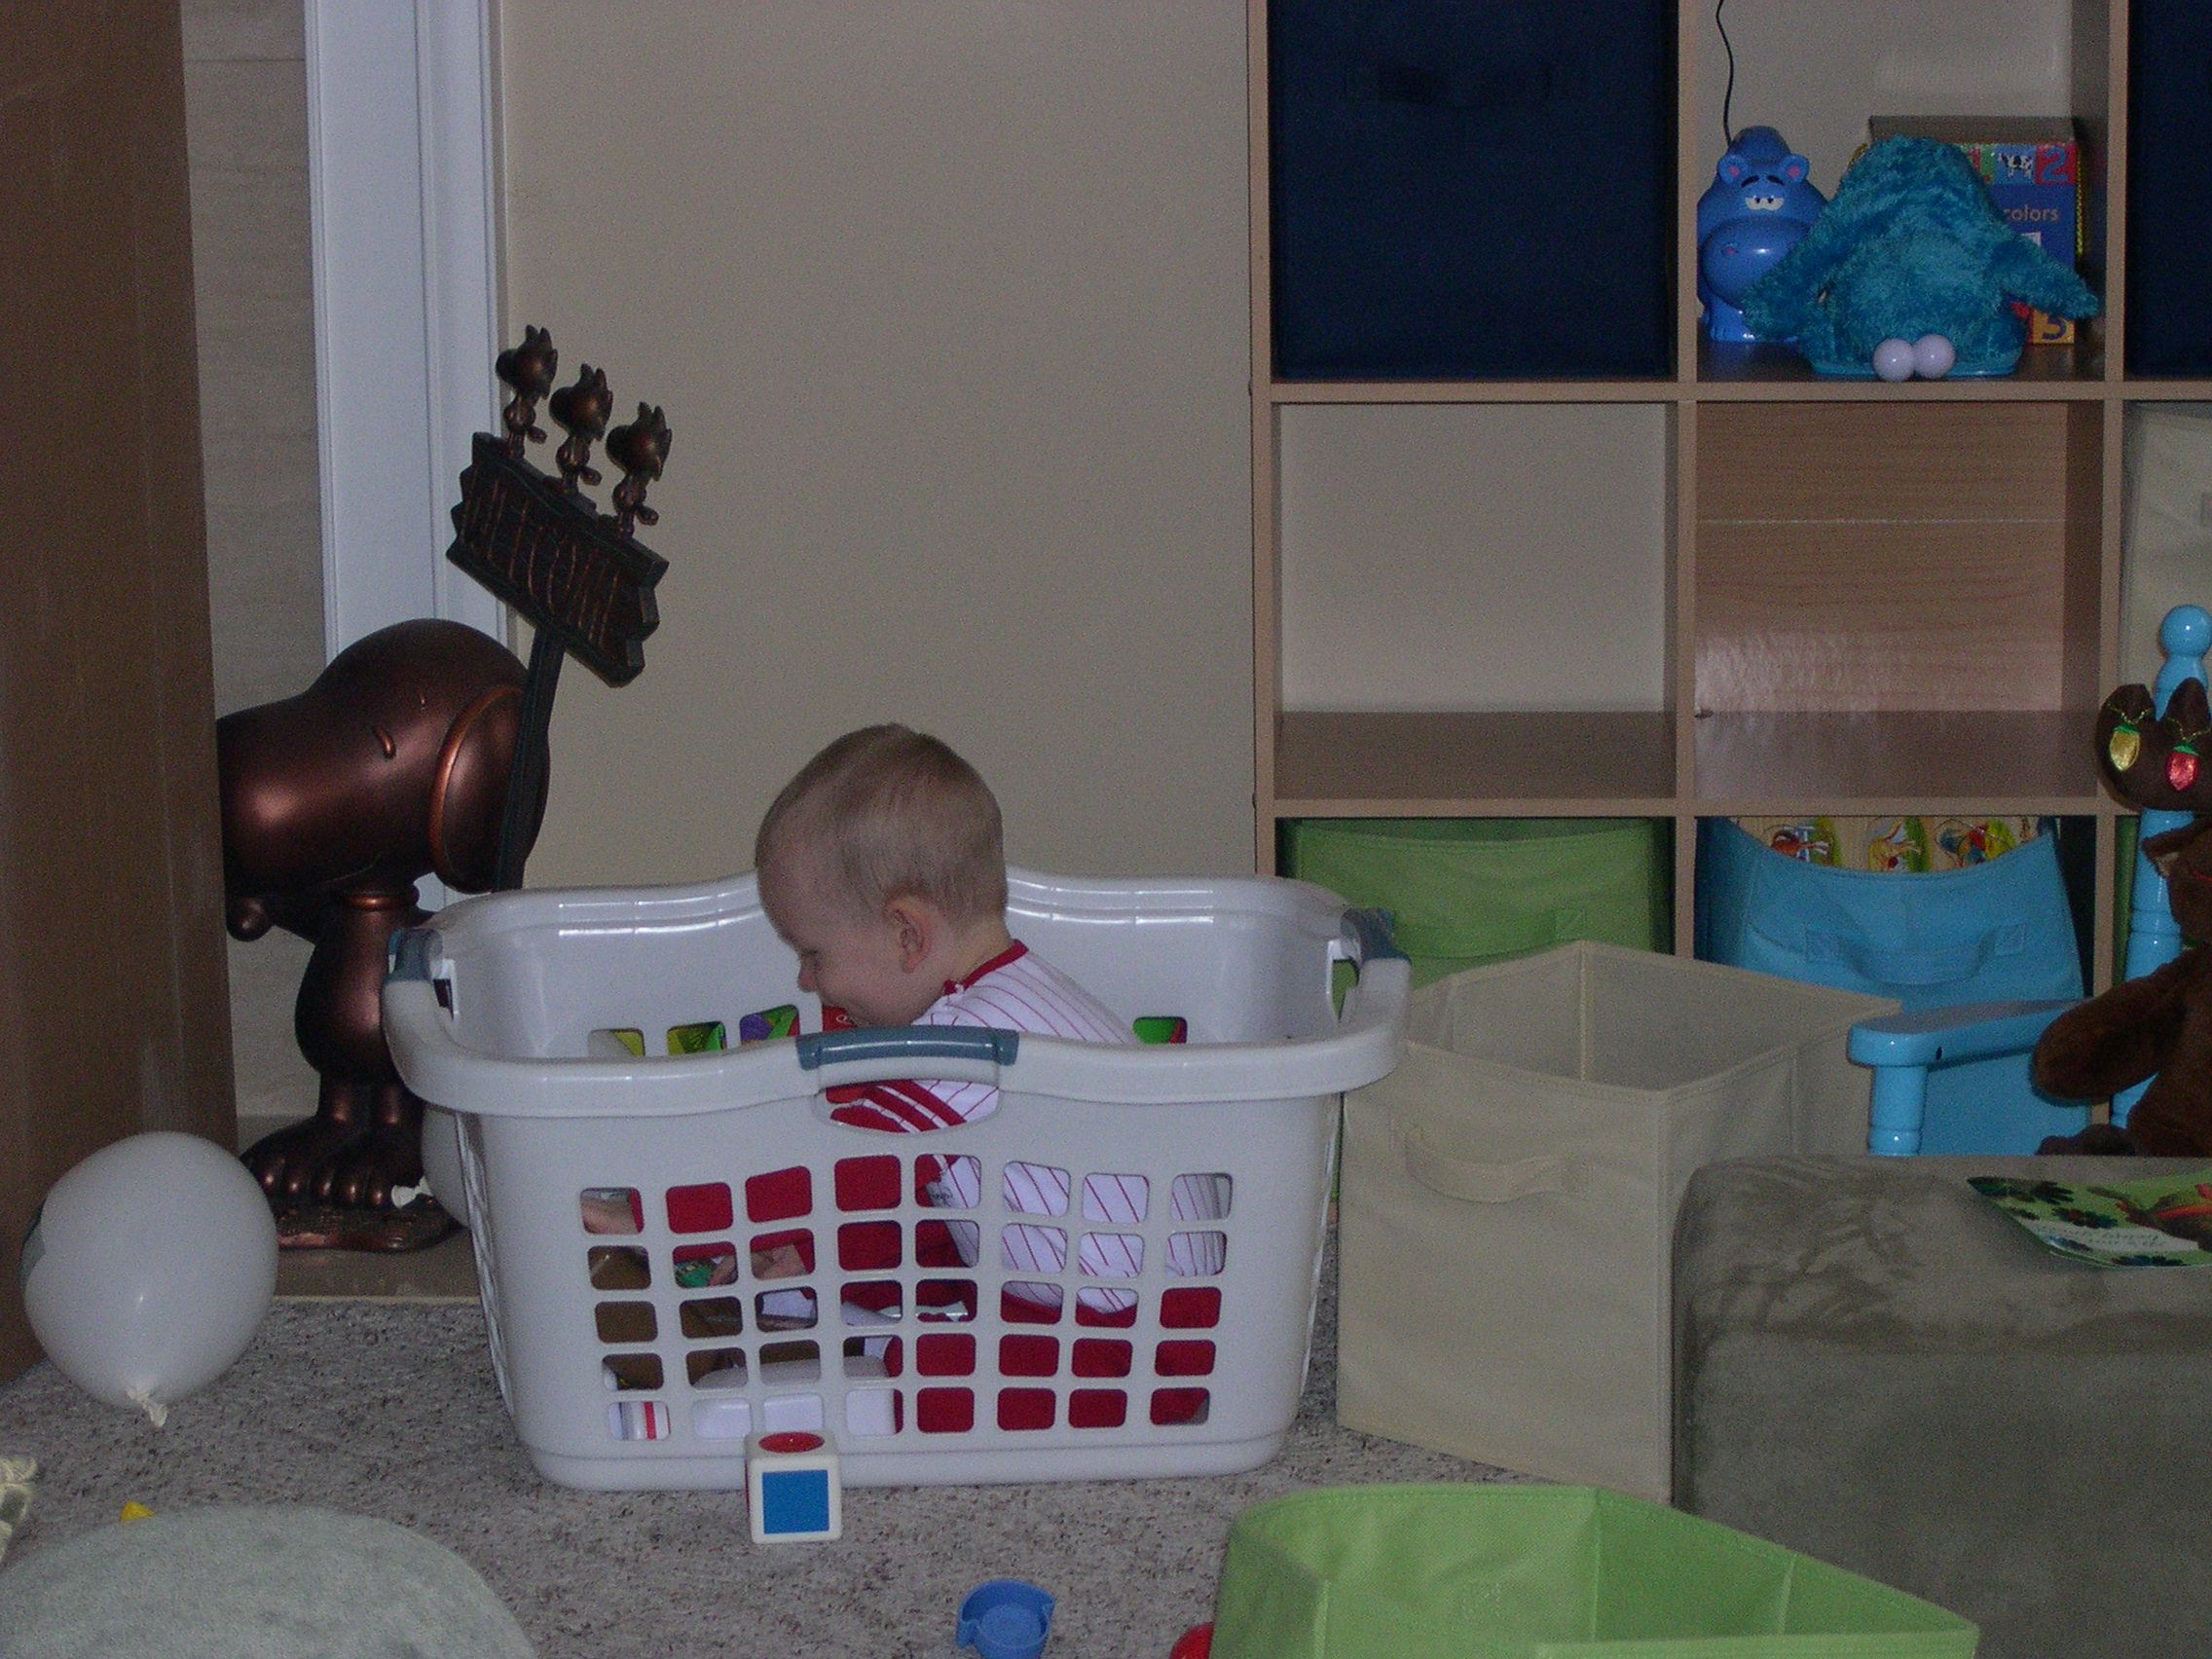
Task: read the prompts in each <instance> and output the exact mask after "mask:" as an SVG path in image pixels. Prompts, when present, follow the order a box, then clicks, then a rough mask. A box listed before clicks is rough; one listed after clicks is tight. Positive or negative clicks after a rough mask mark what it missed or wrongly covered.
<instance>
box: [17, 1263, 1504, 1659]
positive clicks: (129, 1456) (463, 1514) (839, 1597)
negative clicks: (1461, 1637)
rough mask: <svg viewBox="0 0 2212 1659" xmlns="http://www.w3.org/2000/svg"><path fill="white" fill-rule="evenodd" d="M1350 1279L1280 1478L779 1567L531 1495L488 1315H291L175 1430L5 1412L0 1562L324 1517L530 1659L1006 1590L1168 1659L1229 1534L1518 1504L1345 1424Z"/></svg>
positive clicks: (970, 1491)
mask: <svg viewBox="0 0 2212 1659" xmlns="http://www.w3.org/2000/svg"><path fill="white" fill-rule="evenodd" d="M1333 1276H1334V1275H1333V1274H1331V1275H1330V1276H1329V1278H1327V1279H1325V1280H1324V1292H1323V1298H1322V1306H1321V1316H1320V1320H1319V1323H1318V1328H1317V1330H1316V1334H1315V1341H1314V1362H1313V1366H1312V1369H1311V1373H1310V1376H1309V1381H1308V1386H1307V1390H1306V1398H1305V1401H1304V1403H1303V1405H1302V1408H1301V1411H1300V1415H1299V1419H1298V1421H1297V1423H1296V1425H1295V1426H1294V1427H1293V1429H1292V1431H1291V1437H1290V1443H1289V1445H1288V1446H1287V1447H1285V1449H1284V1451H1283V1453H1282V1455H1281V1456H1278V1457H1277V1458H1276V1459H1275V1460H1274V1461H1273V1462H1272V1463H1271V1464H1269V1465H1268V1466H1267V1467H1265V1468H1262V1469H1258V1470H1255V1471H1253V1472H1252V1473H1250V1474H1246V1475H1232V1476H1219V1477H1212V1478H1208V1479H1202V1480H1169V1481H1129V1482H1101V1483H1094V1484H1054V1485H1039V1486H1014V1487H976V1488H944V1487H935V1488H903V1489H883V1488H878V1489H869V1490H865V1491H863V1490H856V1491H851V1492H848V1493H846V1494H845V1524H844V1530H845V1535H844V1537H843V1538H841V1539H840V1540H839V1541H837V1542H835V1543H830V1544H815V1545H784V1546H781V1547H778V1548H775V1549H758V1548H756V1547H755V1546H754V1545H753V1543H752V1541H751V1539H750V1538H749V1536H748V1534H747V1529H746V1516H745V1499H744V1494H743V1493H582V1492H571V1491H567V1490H565V1489H563V1488H560V1487H555V1486H549V1485H547V1484H546V1483H545V1482H543V1481H541V1480H539V1479H538V1477H537V1475H536V1473H535V1471H534V1470H533V1469H532V1468H531V1466H530V1464H529V1462H528V1461H527V1460H526V1459H525V1457H524V1456H523V1454H522V1450H521V1448H520V1447H519V1446H518V1445H517V1444H516V1442H515V1439H514V1435H513V1433H512V1431H511V1430H510V1429H509V1427H508V1424H507V1420H506V1416H505V1413H504V1411H503V1410H502V1409H501V1407H500V1405H499V1399H498V1390H497V1388H496V1387H495V1385H494V1383H493V1381H492V1371H491V1363H490V1360H489V1358H488V1357H487V1354H486V1351H485V1346H484V1325H483V1319H482V1316H481V1314H480V1313H479V1312H478V1311H477V1310H476V1309H474V1308H472V1307H466V1306H460V1307H456V1306H450V1305H448V1306H425V1305H419V1304H418V1305H409V1304H392V1303H381V1304H380V1303H362V1302H284V1303H279V1304H278V1305H277V1306H276V1309H275V1310H274V1311H273V1312H272V1313H271V1315H270V1317H269V1320H268V1323H267V1324H266V1325H265V1326H264V1327H263V1330H262V1332H261V1335H260V1337H259V1338H258V1339H257V1341H256V1342H255V1344H254V1346H253V1347H252V1348H250V1349H249V1350H248V1351H247V1352H246V1354H245V1356H244V1358H242V1359H240V1361H239V1363H238V1364H237V1365H236V1366H234V1367H233V1368H232V1369H231V1371H230V1372H229V1373H228V1374H226V1375H225V1376H224V1377H223V1378H221V1379H220V1380H219V1381H217V1382H216V1383H213V1384H211V1385H210V1386H209V1387H208V1388H206V1389H205V1390H203V1392H202V1393H200V1394H197V1395H195V1396H193V1397H192V1398H191V1399H188V1400H186V1401H183V1402H182V1403H180V1404H179V1405H178V1406H177V1407H176V1408H175V1409H174V1410H173V1411H172V1412H171V1413H170V1416H169V1421H168V1426H167V1427H166V1428H165V1429H160V1430H157V1429H155V1428H153V1427H151V1426H150V1425H149V1424H148V1423H147V1422H146V1420H145V1419H144V1418H143V1417H138V1416H133V1415H130V1414H127V1413H124V1412H119V1411H116V1410H114V1409H113V1408H111V1407H108V1406H103V1405H99V1404H97V1403H96V1402H94V1401H92V1400H91V1399H88V1398H87V1397H85V1396H84V1395H83V1394H81V1393H79V1392H78V1391H77V1390H76V1389H75V1388H74V1387H72V1386H71V1385H70V1384H69V1383H67V1382H66V1381H64V1380H63V1379H62V1378H61V1377H60V1376H58V1375H57V1374H56V1373H55V1371H54V1370H53V1369H52V1368H51V1367H49V1366H45V1365H41V1366H38V1367H36V1368H34V1369H33V1370H31V1371H30V1372H28V1373H26V1374H25V1375H24V1376H22V1377H21V1378H19V1379H18V1380H17V1381H16V1382H15V1383H10V1384H8V1385H7V1386H5V1387H0V1455H6V1454H10V1453H27V1454H30V1455H32V1456H36V1457H37V1458H38V1459H39V1461H40V1462H41V1463H42V1464H43V1465H44V1467H45V1475H44V1478H43V1480H42V1482H41V1484H40V1487H39V1491H38V1495H37V1498H36V1500H35V1501H34V1502H33V1504H32V1506H31V1512H30V1516H29V1519H28V1521H27V1522H26V1524H25V1525H24V1527H23V1528H22V1530H20V1531H19V1532H18V1534H17V1537H16V1539H15V1541H14V1543H13V1545H12V1546H11V1548H10V1552H9V1558H8V1560H9V1562H10V1564H11V1565H12V1564H14V1563H15V1562H16V1561H18V1559H28V1558H31V1557H33V1556H34V1555H35V1554H36V1552H37V1551H38V1550H39V1549H40V1548H41V1547H42V1546H44V1545H49V1544H52V1543H54V1542H55V1541H57V1540H59V1539H63V1538H67V1537H71V1536H74V1535H76V1534H78V1533H80V1532H84V1531H86V1530H90V1529H92V1528H94V1527H98V1526H103V1525H105V1524H106V1523H108V1522H111V1521H113V1520H114V1519H115V1518H116V1514H117V1511H118V1510H120V1509H121V1508H122V1506H123V1505H124V1503H126V1502H127V1501H129V1500H132V1499H135V1500H137V1501H138V1502H141V1503H144V1504H147V1505H148V1506H150V1507H151V1508H153V1509H154V1510H155V1511H156V1512H157V1513H162V1512H168V1511H174V1510H176V1509H179V1508H181V1507H183V1506H185V1505H188V1504H196V1503H212V1502H244V1503H315V1504H322V1505H326V1506H328V1507H330V1508H333V1509H340V1510H346V1511H349V1512H351V1513H355V1514H361V1515H370V1516H376V1517H379V1518H381V1519H384V1520H387V1521H392V1522H396V1523H398V1524H400V1525H402V1526H405V1527H410V1528H414V1529H417V1530H420V1531H422V1532H423V1533H424V1534H425V1535H427V1536H428V1537H431V1538H433V1539H435V1540H437V1541H438V1542H439V1543H442V1544H445V1545H447V1546H448V1547H450V1548H451V1549H453V1550H455V1551H457V1552H458V1553H459V1554H460V1555H461V1557H462V1558H463V1559H464V1560H466V1561H467V1562H468V1563H469V1564H470V1565H471V1566H472V1567H475V1568H476V1569H477V1570H478V1571H479V1572H481V1573H482V1574H483V1575H484V1578H485V1579H486V1581H487V1582H488V1583H489V1584H490V1585H491V1586H492V1588H493V1590H495V1591H496V1592H497V1593H498V1595H499V1596H500V1598H501V1599H502V1600H504V1601H505V1603H506V1604H507V1605H508V1606H509V1607H510V1608H512V1609H513V1611H514V1613H515V1616H516V1617H517V1618H518V1619H519V1620H520V1621H521V1623H522V1626H523V1628H524V1630H525V1631H527V1632H528V1633H529V1635H530V1637H531V1640H532V1641H535V1643H536V1644H537V1649H538V1653H539V1655H540V1659H641V1656H650V1659H658V1656H661V1655H668V1656H670V1659H796V1656H802V1655H803V1656H812V1655H824V1656H829V1655H851V1656H852V1659H863V1656H865V1659H948V1656H949V1655H951V1654H952V1653H953V1652H954V1649H953V1647H952V1626H953V1614H954V1610H955V1608H956V1606H957V1605H958V1603H959V1599H960V1597H961V1596H962V1594H963V1593H965V1592H966V1591H967V1590H968V1589H970V1588H971V1587H973V1586H974V1585H976V1584H977V1583H978V1582H980V1581H981V1580H983V1579H986V1578H994V1577H1015V1578H1027V1579H1030V1580H1031V1581H1033V1582H1035V1583H1038V1584H1041V1585H1043V1586H1044V1587H1045V1588H1046V1589H1047V1590H1049V1591H1051V1593H1052V1595H1054V1596H1055V1597H1057V1598H1058V1602H1059V1605H1058V1609H1057V1611H1056V1612H1055V1614H1054V1616H1053V1621H1052V1635H1051V1641H1050V1643H1049V1644H1048V1646H1047V1648H1046V1656H1047V1659H1166V1654H1167V1650H1168V1647H1169V1646H1170V1645H1171V1644H1172V1642H1173V1641H1174V1640H1175V1638H1176V1637H1177V1636H1178V1635H1180V1634H1181V1633H1182V1631H1183V1630H1184V1629H1185V1628H1186V1627H1188V1626H1190V1625H1192V1624H1195V1623H1198V1621H1200V1620H1202V1619H1205V1618H1208V1617H1210V1616H1211V1611H1212V1602H1213V1591H1214V1580H1215V1576H1216V1574H1217V1572H1218V1570H1219V1567H1220V1562H1221V1548H1222V1542H1223V1539H1224V1538H1225V1537H1226V1536H1227V1532H1228V1528H1229V1523H1230V1521H1231V1519H1232V1518H1233V1517H1234V1516H1235V1514H1236V1512H1237V1511H1238V1510H1239V1509H1241V1508H1242V1507H1244V1505H1246V1504H1248V1503H1251V1502H1253V1501H1254V1500H1255V1499H1258V1498H1262V1497H1268V1496H1272V1495H1273V1494H1275V1493H1283V1492H1289V1491H1292V1490H1294V1489H1297V1488H1301V1487H1309V1486H1320V1485H1337V1484H1344V1483H1352V1482H1369V1481H1405V1480H1423V1481H1432V1480H1493V1479H1498V1478H1501V1477H1500V1475H1499V1472H1498V1471H1496V1470H1494V1469H1490V1468H1486V1467H1484V1466H1483V1465H1481V1464H1477V1463H1468V1462H1464V1461H1461V1460H1460V1459H1457V1458H1454V1457H1447V1456H1439V1455H1434V1454H1430V1453H1425V1452H1419V1451H1416V1450H1414V1449H1412V1448H1410V1447H1404V1446H1398V1445H1394V1444H1392V1443H1391V1442H1388V1441H1383V1440H1376V1439H1372V1438H1370V1437H1368V1436H1365V1435H1360V1434H1353V1433H1350V1432H1348V1431H1346V1430H1344V1429H1340V1428H1338V1427H1337V1426H1336V1423H1335V1420H1334V1390H1333V1383H1334V1363H1333V1362H1334V1353H1335V1318H1334V1299H1333V1295H1332V1294H1331V1293H1332V1292H1333V1289H1334V1285H1333ZM1502 1478H1506V1479H1512V1478H1514V1477H1511V1476H1504V1477H1502ZM0 1570H4V1569H0Z"/></svg>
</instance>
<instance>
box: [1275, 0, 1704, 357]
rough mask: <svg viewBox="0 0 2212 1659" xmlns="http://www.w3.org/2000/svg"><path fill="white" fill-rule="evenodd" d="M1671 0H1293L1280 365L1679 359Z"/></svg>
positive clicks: (1285, 39) (1281, 126)
mask: <svg viewBox="0 0 2212 1659" xmlns="http://www.w3.org/2000/svg"><path fill="white" fill-rule="evenodd" d="M1674 18H1675V8H1674V6H1673V5H1672V4H1669V3H1667V0H1575V3H1573V4H1562V3H1561V0H1274V4H1273V5H1272V7H1271V8H1270V30H1271V34H1270V77H1271V80H1270V85H1271V89H1272V91H1271V99H1272V124H1273V133H1272V163H1273V212H1274V225H1273V236H1274V296H1273V303H1274V337H1275V366H1276V372H1277V373H1278V374H1280V375H1281V376H1282V377H1283V378H1285V379H1290V380H1301V379H1304V380H1314V379H1320V380H1334V379H1352V380H1376V379H1401V378H1403V379H1477V378H1517V377H1523V376H1529V377H1534V376H1551V375H1561V376H1565V375H1573V376H1639V375H1667V374H1672V373H1673V372H1674V351H1673V345H1674V313H1673V306H1674V301H1673V267H1674V248H1675V232H1674V223H1675V220H1674V210H1675V143H1674V132H1675V37H1674Z"/></svg>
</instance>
